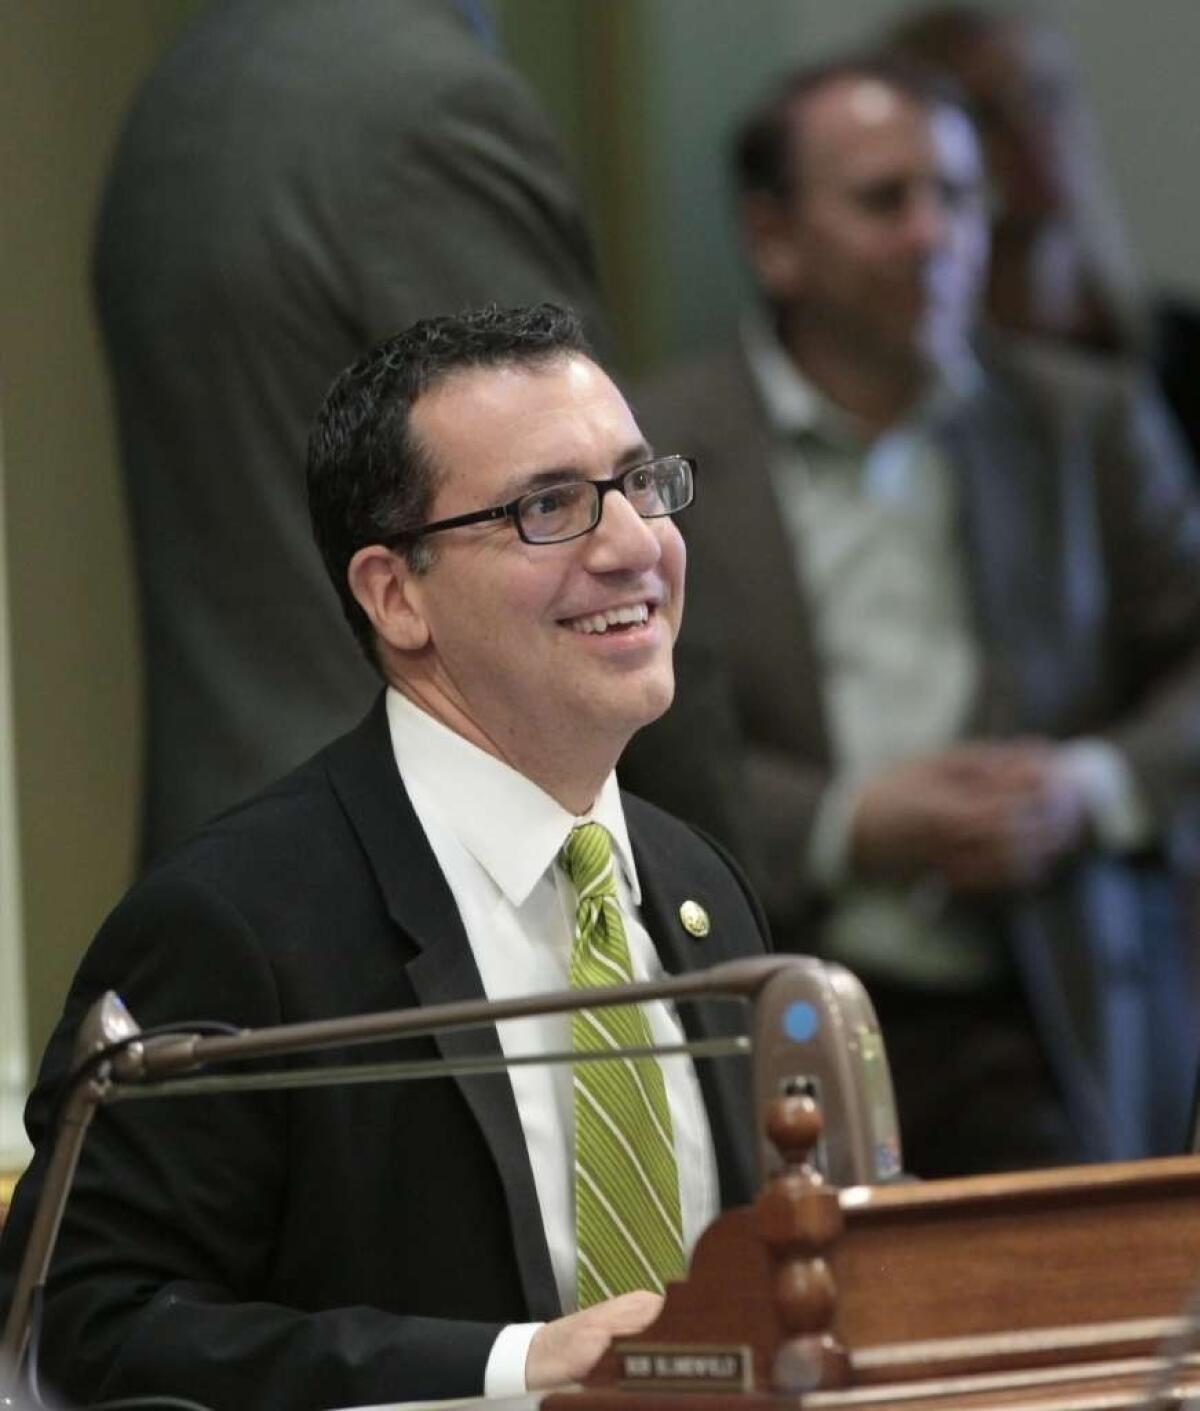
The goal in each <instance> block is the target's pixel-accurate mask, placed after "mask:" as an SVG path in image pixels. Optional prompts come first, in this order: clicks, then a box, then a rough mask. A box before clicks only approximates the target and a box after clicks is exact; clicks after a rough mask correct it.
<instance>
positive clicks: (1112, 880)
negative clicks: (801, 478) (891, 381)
mask: <svg viewBox="0 0 1200 1411" xmlns="http://www.w3.org/2000/svg"><path fill="white" fill-rule="evenodd" d="M984 366H985V369H986V375H985V378H984V380H983V383H982V385H981V386H980V388H979V389H978V391H977V392H976V394H975V395H974V396H973V397H972V399H971V400H970V401H969V402H968V403H967V404H966V405H965V406H963V407H962V408H961V409H960V410H959V412H958V413H957V415H956V417H955V419H954V421H953V422H952V423H951V424H949V425H948V426H947V427H946V429H945V446H946V449H947V451H948V453H949V454H950V456H951V457H952V460H953V463H954V464H955V465H956V467H957V470H958V474H959V477H960V491H961V494H960V503H961V514H962V534H963V536H964V540H965V543H966V545H967V555H966V557H967V562H968V567H969V571H970V575H971V587H972V591H973V596H974V606H975V612H976V616H977V621H978V630H979V635H980V639H981V641H982V644H983V648H984V660H985V665H984V672H985V680H984V686H983V690H982V691H981V693H980V698H981V706H980V712H979V718H978V719H977V720H976V721H975V723H974V728H973V731H972V733H973V734H975V735H977V736H1011V735H1016V734H1022V733H1035V734H1042V735H1047V736H1050V737H1063V738H1065V737H1073V736H1077V735H1080V734H1088V735H1096V734H1098V735H1101V736H1103V737H1105V738H1108V739H1110V740H1112V741H1113V742H1114V743H1115V744H1117V745H1118V746H1119V747H1120V748H1121V749H1122V750H1123V751H1124V752H1125V755H1126V757H1127V759H1128V760H1129V763H1130V764H1131V766H1132V768H1133V771H1134V773H1135V776H1136V778H1137V780H1138V783H1139V784H1140V786H1141V788H1142V790H1143V791H1144V793H1145V796H1146V798H1147V799H1148V801H1149V803H1150V806H1151V807H1152V809H1153V811H1154V815H1155V818H1156V820H1157V822H1158V824H1159V826H1160V828H1161V832H1162V837H1163V843H1164V846H1163V850H1162V854H1161V855H1159V856H1156V857H1138V858H1128V857H1114V856H1106V855H1102V854H1100V853H1098V852H1095V853H1091V854H1088V855H1087V856H1085V857H1083V858H1081V859H1080V860H1079V861H1078V862H1077V863H1076V864H1074V865H1072V866H1070V867H1067V868H1065V869H1063V870H1062V871H1061V872H1060V874H1059V875H1058V876H1057V878H1056V880H1055V881H1054V883H1053V884H1052V885H1049V886H1046V887H1043V888H1039V889H1037V890H1034V891H1028V892H1023V893H1021V894H1019V895H1013V896H1012V897H1011V898H1009V901H1008V904H1007V905H1004V906H1000V907H997V906H996V904H995V903H991V904H989V910H988V915H989V919H992V920H995V919H997V917H998V919H999V920H1000V922H1001V924H1002V926H1003V929H1004V932H1005V935H1006V937H1007V940H1008V943H1009V945H1010V947H1011V949H1012V952H1013V955H1014V959H1015V961H1016V964H1017V968H1018V970H1019V973H1020V974H1021V976H1022V978H1023V980H1024V983H1025V987H1026V990H1027V993H1028V999H1029V1003H1030V1005H1031V1007H1032V1010H1033V1012H1034V1015H1035V1019H1036V1022H1037V1024H1038V1027H1039V1030H1040V1032H1041V1033H1042V1035H1043V1038H1044V1040H1045V1043H1046V1047H1047V1050H1048V1052H1049V1054H1050V1056H1051V1059H1052V1062H1053V1064H1054V1066H1055V1068H1056V1071H1057V1073H1058V1076H1059V1078H1060V1081H1061V1083H1062V1085H1063V1088H1064V1091H1065V1092H1066V1094H1067V1097H1068V1100H1069V1105H1070V1107H1071V1108H1072V1110H1073V1113H1074V1115H1075V1118H1076V1120H1077V1123H1078V1125H1079V1127H1080V1130H1081V1131H1083V1132H1085V1133H1087V1134H1089V1135H1090V1136H1091V1137H1092V1138H1093V1140H1094V1144H1095V1152H1096V1155H1097V1156H1105V1157H1114V1156H1118V1155H1126V1156H1130V1155H1138V1154H1143V1153H1145V1152H1147V1151H1149V1150H1154V1149H1157V1148H1160V1147H1161V1148H1165V1149H1176V1150H1177V1149H1179V1146H1180V1143H1181V1142H1182V1139H1183V1130H1184V1122H1185V1113H1186V1110H1187V1105H1188V1102H1189V1101H1190V1095H1191V1087H1192V1082H1193V1079H1194V1077H1195V1071H1196V1055H1197V1035H1198V1034H1200V1029H1198V1028H1197V1025H1196V1023H1195V1006H1194V984H1193V979H1192V976H1191V973H1190V963H1191V959H1192V957H1191V954H1190V950H1191V947H1190V946H1188V947H1187V949H1186V951H1185V949H1184V947H1183V946H1182V944H1181V941H1182V937H1181V936H1180V934H1179V930H1178V928H1177V927H1175V926H1173V925H1172V924H1170V920H1169V916H1170V908H1169V906H1168V905H1167V904H1166V900H1167V892H1168V890H1169V889H1168V887H1167V882H1166V869H1165V866H1164V864H1165V863H1166V862H1167V861H1168V860H1170V861H1171V862H1175V863H1179V864H1182V863H1184V862H1187V861H1189V860H1191V859H1194V856H1195V846H1194V840H1195V832H1194V824H1195V816H1196V806H1197V803H1198V802H1200V504H1198V503H1197V500H1196V497H1195V494H1194V491H1193V489H1192V478H1191V470H1190V467H1189V465H1188V464H1187V461H1186V458H1185V456H1184V455H1183V452H1182V451H1181V449H1180V448H1179V446H1178V445H1177V443H1176V440H1175V437H1174V434H1173V431H1172V429H1171V427H1170V426H1169V425H1168V424H1167V421H1166V419H1165V418H1164V416H1163V415H1162V413H1161V411H1160V409H1159V407H1158V404H1157V403H1156V402H1154V401H1153V400H1152V399H1150V398H1149V397H1148V396H1147V395H1145V393H1144V392H1143V391H1142V389H1141V388H1140V387H1139V386H1138V384H1137V383H1136V381H1135V380H1134V379H1133V378H1131V377H1130V376H1129V375H1127V374H1126V373H1124V372H1119V371H1113V370H1112V369H1111V368H1107V367H1103V366H1100V365H1098V364H1095V363H1093V362H1091V361H1083V360H1080V359H1077V358H1075V357H1073V356H1068V355H1063V354H1060V353H1058V352H1055V351H1050V350H1041V349H1036V350H1034V349H1031V348H1029V347H1018V346H1015V345H1008V346H1004V347H1001V346H996V347H994V348H991V349H989V350H988V351H987V352H986V353H985V357H984ZM635 403H636V404H635V410H636V411H637V413H638V415H639V419H640V422H641V425H642V428H643V430H644V431H646V433H647V434H648V435H649V437H650V438H651V440H652V441H653V443H654V444H655V446H656V447H659V448H661V449H664V450H672V451H680V452H685V453H689V454H693V455H695V456H696V457H697V458H698V460H699V467H700V468H699V472H698V477H697V498H696V503H695V504H694V505H693V506H692V507H691V508H690V509H689V510H688V511H687V514H686V515H685V516H683V517H682V518H681V520H680V524H681V527H682V529H683V531H684V535H685V538H686V539H687V541H688V551H689V559H688V608H687V614H686V619H685V624H684V644H683V647H682V650H681V653H680V667H681V671H680V688H679V696H678V705H677V707H676V708H673V710H672V712H670V713H669V714H668V716H667V717H666V718H665V720H664V721H662V722H660V723H659V724H657V725H655V726H652V727H651V728H650V729H649V730H647V731H645V732H643V734H642V736H641V737H640V738H639V740H638V741H636V742H635V747H634V749H633V751H632V752H631V753H630V755H628V756H627V757H626V760H625V761H624V762H623V764H622V771H621V773H622V779H623V781H624V782H625V783H626V785H627V786H628V787H630V788H633V789H635V790H637V791H638V792H641V793H644V794H645V795H646V796H647V797H650V798H653V799H655V800H656V801H657V802H659V803H662V804H663V805H664V806H666V807H668V808H671V809H673V810H675V811H677V812H681V813H683V814H685V816H687V815H690V816H692V817H693V818H696V819H698V821H701V822H703V823H705V824H706V825H707V826H708V827H709V828H710V829H711V830H712V831H714V832H715V833H717V834H718V835H719V836H724V837H725V838H726V839H727V840H728V841H729V842H730V844H731V846H733V847H734V849H735V851H738V852H740V853H741V855H742V857H743V859H744V860H745V862H746V863H747V865H748V866H749V868H750V871H751V875H752V878H753V880H754V881H755V883H756V886H757V887H758V889H759V892H760V895H762V896H763V897H764V900H765V902H766V906H767V911H768V915H769V917H770V920H771V926H772V931H773V934H774V938H775V943H776V945H777V946H779V947H780V948H781V949H796V950H811V949H812V948H813V932H812V928H811V925H810V923H811V920H812V917H813V915H814V908H815V907H816V906H818V905H819V903H820V899H819V898H817V897H814V896H813V895H812V893H811V891H810V890H809V889H808V888H807V886H806V884H805V880H804V877H803V874H802V868H801V865H800V859H802V858H803V857H804V856H805V853H806V849H807V842H808V833H809V829H810V827H811V824H812V820H813V815H814V809H815V807H816V803H817V800H818V798H819V796H820V793H821V791H822V789H823V788H824V787H825V785H826V784H827V782H828V780H829V778H830V772H831V763H832V761H831V743H830V733H829V729H828V722H827V720H826V718H825V707H824V704H823V699H822V693H821V665H820V661H819V658H818V655H817V649H816V645H815V641H814V630H813V622H812V619H811V616H810V612H809V606H808V603H807V602H806V598H805V593H804V591H803V589H802V587H801V585H800V583H799V582H798V579H797V574H796V571H795V567H794V564H795V559H794V551H793V548H792V546H791V544H790V543H789V542H788V540H787V538H786V536H785V531H784V529H783V525H782V522H781V517H780V515H779V512H778V509H777V506H776V503H775V499H774V494H773V490H772V486H771V481H770V477H769V473H768V458H769V455H770V451H771V436H770V430H769V428H768V426H767V424H766V421H765V416H764V413H763V410H762V407H761V405H760V403H759V400H758V397H757V394H756V392H755V389H754V386H753V383H752V381H751V378H750V374H749V369H748V368H747V366H746V364H745V361H744V358H743V356H742V354H741V352H740V349H737V348H728V349H725V350H723V351H720V352H717V353H716V354H714V355H712V356H709V357H707V358H704V359H701V360H699V361H697V362H693V363H690V364H687V365H685V366H682V367H679V368H676V369H674V370H671V371H669V372H668V373H667V374H666V375H665V376H663V377H661V378H660V379H659V380H658V381H657V382H655V383H654V384H652V385H651V386H649V387H648V388H646V389H645V390H644V392H643V394H642V395H641V396H640V397H638V398H636V399H635ZM701 739H706V740H707V744H706V745H705V746H704V747H703V748H701V746H700V745H699V744H698V743H697V742H698V741H699V740H701ZM712 771H720V773H721V775H722V780H723V787H722V788H719V789H718V788H709V789H707V790H705V789H704V787H703V785H702V784H701V783H699V782H697V778H698V776H703V775H705V774H707V773H711V772H712ZM718 800H719V803H720V807H719V809H718V808H716V807H713V808H712V809H711V811H708V812H706V811H705V805H712V804H714V803H715V802H716V801H718ZM1189 939H1190V938H1189Z"/></svg>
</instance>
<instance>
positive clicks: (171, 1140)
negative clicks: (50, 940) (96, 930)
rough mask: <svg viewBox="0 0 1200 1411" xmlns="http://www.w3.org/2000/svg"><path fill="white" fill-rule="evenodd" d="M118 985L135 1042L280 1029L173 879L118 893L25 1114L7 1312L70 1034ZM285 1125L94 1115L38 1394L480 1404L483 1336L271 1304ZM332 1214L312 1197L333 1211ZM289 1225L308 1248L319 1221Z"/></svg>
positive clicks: (376, 1312)
mask: <svg viewBox="0 0 1200 1411" xmlns="http://www.w3.org/2000/svg"><path fill="white" fill-rule="evenodd" d="M116 987H119V989H120V992H121V994H122V996H123V998H124V999H125V1001H126V1003H127V1004H128V1006H129V1008H130V1010H131V1012H132V1013H133V1014H134V1016H135V1017H136V1018H137V1020H138V1021H139V1023H141V1024H142V1026H143V1027H149V1026H150V1025H153V1024H156V1023H162V1022H179V1021H187V1020H190V1019H198V1018H202V1017H214V1016H220V1017H221V1018H222V1019H227V1020H230V1021H232V1022H233V1023H234V1024H236V1025H239V1026H243V1025H244V1026H261V1025H266V1024H271V1023H276V1022H279V1021H280V1018H281V1000H280V994H279V990H278V986H277V983H276V978H275V975H274V973H273V970H272V967H271V966H270V965H268V963H267V962H266V960H265V958H264V956H263V953H262V951H261V949H260V947H259V946H258V944H257V943H256V940H255V937H254V935H253V933H252V931H251V928H250V927H249V926H248V924H247V922H246V921H245V919H244V918H243V917H241V916H240V915H239V914H237V913H236V912H235V911H234V910H233V908H232V907H231V906H229V905H228V904H227V903H226V902H224V901H222V900H221V899H219V898H218V897H217V896H215V895H214V894H213V893H211V892H209V891H207V890H205V889H204V888H202V887H199V886H191V885H187V884H184V883H181V882H180V881H179V880H178V879H175V880H172V881H170V882H169V883H163V884H156V883H154V882H153V881H152V882H150V883H147V884H144V885H143V886H142V887H140V888H139V889H137V890H136V891H135V892H134V893H133V894H131V897H130V898H128V899H127V900H126V902H125V903H124V904H123V905H122V906H121V908H119V909H118V911H117V912H116V913H114V915H113V917H112V918H110V920H109V922H108V923H107V924H106V926H105V927H104V929H103V930H102V931H101V933H100V935H99V937H98V938H97V940H96V942H95V944H94V945H93V947H92V949H91V951H90V952H89V954H88V956H87V958H86V959H85V962H84V964H83V966H82V968H81V970H80V973H79V975H78V977H77V979H76V982H75V984H74V986H73V988H72V991H71V994H70V996H69V998H68V1002H67V1006H66V1010H65V1014H64V1017H63V1020H62V1022H61V1023H60V1025H59V1026H58V1029H57V1031H56V1033H55V1035H54V1037H53V1039H52V1041H51V1044H50V1047H49V1050H48V1053H47V1056H46V1060H45V1063H44V1065H43V1070H42V1073H41V1076H40V1080H39V1084H38V1087H37V1089H36V1090H35V1092H34V1094H33V1096H32V1098H31V1099H30V1104H29V1109H28V1114H27V1121H28V1125H29V1129H30V1134H31V1137H32V1138H33V1140H34V1142H35V1145H37V1146H38V1154H37V1156H36V1157H35V1160H34V1163H33V1165H32V1167H31V1170H30V1173H29V1174H28V1175H27V1177H26V1178H25V1179H24V1180H23V1181H22V1183H21V1186H20V1188H19V1190H18V1192H17V1196H16V1200H15V1202H14V1205H13V1210H12V1215H11V1218H10V1221H9V1224H8V1227H7V1228H6V1230H5V1238H4V1241H3V1245H2V1251H3V1259H2V1263H0V1270H2V1276H3V1284H4V1287H3V1290H2V1291H3V1293H4V1297H5V1298H6V1299H7V1297H8V1296H10V1294H11V1280H12V1278H13V1277H14V1275H15V1269H16V1262H17V1259H18V1257H19V1254H20V1250H21V1247H22V1246H23V1244H24V1240H25V1237H26V1234H27V1231H28V1228H29V1225H30V1221H31V1218H32V1213H33V1205H34V1202H35V1201H36V1197H37V1193H38V1190H39V1187H40V1185H41V1182H42V1179H43V1174H44V1169H45V1161H46V1155H47V1153H46V1150H45V1147H46V1146H47V1145H48V1143H45V1142H44V1141H43V1137H44V1135H45V1132H46V1127H47V1123H48V1121H49V1118H50V1113H51V1109H52V1106H53V1101H54V1094H55V1091H56V1089H57V1087H58V1083H59V1079H60V1078H61V1075H62V1074H63V1073H64V1071H65V1070H66V1069H67V1067H68V1065H69V1063H70V1061H71V1058H70V1047H71V1044H72V1041H73V1035H74V1032H75V1029H76V1027H77V1025H78V1022H79V1019H80V1018H81V1017H82V1014H83V1013H84V1012H85V1011H86V1008H87V1007H88V1005H89V1004H90V1003H91V1001H92V999H93V998H94V997H95V996H96V995H97V994H99V993H101V992H102V991H104V990H105V989H108V988H116ZM295 1110H296V1109H295V1108H294V1106H293V1103H292V1099H290V1098H289V1097H288V1096H282V1095H278V1094H274V1095H267V1094H261V1093H251V1094H241V1095H221V1096H214V1097H182V1098H176V1099H174V1100H171V1101H160V1100H148V1101H139V1102H130V1103H120V1104H115V1105H112V1106H108V1107H105V1108H102V1109H101V1110H100V1111H99V1113H98V1114H97V1116H96V1120H95V1123H94V1126H93V1128H92V1130H91V1133H90V1134H89V1137H88V1140H87V1142H86V1144H85V1146H84V1150H83V1155H82V1159H81V1162H80V1166H79V1171H78V1176H77V1179H76V1184H75V1188H74V1190H73V1192H72V1195H71V1200H70V1204H69V1207H68V1211H67V1214H66V1217H65V1220H64V1223H63V1228H62V1234H61V1238H60V1242H59V1247H58V1251H57V1254H56V1257H55V1260H54V1262H53V1264H52V1266H51V1276H50V1280H49V1287H48V1291H47V1299H46V1311H45V1320H44V1330H43V1338H42V1367H43V1375H44V1377H45V1378H46V1379H47V1380H49V1381H50V1382H51V1384H53V1385H55V1386H56V1387H58V1388H59V1389H60V1390H61V1391H62V1392H64V1393H65V1394H66V1395H68V1396H70V1397H71V1398H74V1399H79V1400H81V1401H83V1400H86V1401H89V1402H90V1401H92V1400H96V1399H104V1398H110V1397H118V1396H122V1395H133V1394H140V1395H145V1394H149V1393H151V1392H159V1393H164V1394H166V1393H174V1394H175V1395H179V1396H187V1397H190V1398H193V1399H195V1400H198V1401H200V1402H202V1403H204V1404H206V1405H208V1406H211V1407H213V1408H214V1411H245V1407H246V1406H247V1405H249V1404H253V1405H255V1406H257V1407H267V1406H270V1407H272V1408H279V1411H305V1408H321V1407H329V1406H340V1405H348V1404H357V1403H371V1402H385V1401H393V1400H408V1399H413V1398H430V1397H443V1396H466V1395H473V1394H479V1393H480V1392H481V1391H482V1386H483V1370H484V1366H485V1363H486V1359H487V1355H488V1352H489V1350H490V1348H491V1345H492V1342H493V1341H494V1339H495V1336H496V1334H497V1332H498V1330H499V1327H500V1325H499V1324H493V1323H474V1322H472V1323H460V1322H447V1321H444V1320H441V1319H438V1318H427V1317H419V1316H402V1315H400V1314H398V1313H396V1312H394V1311H393V1312H385V1311H382V1310H380V1309H377V1308H371V1307H320V1306H315V1305H314V1301H313V1293H312V1290H311V1289H309V1288H305V1287H302V1286H296V1287H294V1288H291V1289H287V1288H281V1286H280V1281H279V1278H278V1276H277V1275H276V1276H274V1277H272V1275H271V1273H270V1271H271V1270H272V1268H273V1267H278V1266H277V1263H276V1253H277V1247H278V1245H279V1243H280V1242H281V1227H282V1223H283V1220H284V1214H283V1212H284V1211H285V1209H286V1207H287V1196H286V1188H287V1186H288V1183H289V1175H290V1172H289V1163H290V1161H291V1160H292V1159H293V1155H294V1152H295V1151H296V1143H295V1142H294V1140H293V1131H292V1128H291V1120H292V1118H293V1116H294V1114H295ZM369 1135H370V1134H369V1133H364V1136H367V1137H369ZM349 1198H352V1197H351V1193H349V1192H346V1191H343V1190H335V1189H331V1190H329V1191H328V1199H329V1200H330V1201H331V1202H336V1201H339V1200H345V1199H349ZM396 1198H397V1199H398V1200H400V1199H403V1198H404V1193H403V1192H402V1191H400V1190H397V1192H396ZM299 1214H300V1217H301V1218H302V1219H306V1220H307V1221H308V1222H309V1228H310V1236H309V1238H310V1239H311V1240H314V1241H318V1242H319V1240H320V1231H321V1228H322V1211H321V1210H320V1209H316V1208H314V1209H311V1210H308V1211H304V1212H299ZM289 1218H291V1219H292V1220H294V1219H295V1212H293V1213H292V1215H291V1216H290V1217H289ZM364 1218H365V1217H364ZM324 1257H326V1258H327V1259H328V1261H330V1262H331V1263H332V1264H333V1265H335V1266H336V1264H337V1262H338V1261H341V1260H350V1259H351V1258H352V1257H353V1256H352V1252H351V1251H348V1250H344V1249H339V1248H329V1249H328V1251H326V1252H325V1254H324ZM397 1258H398V1259H402V1258H403V1252H402V1251H398V1253H397ZM464 1276H466V1275H465V1274H464ZM267 1288H269V1289H270V1297H264V1294H263V1291H264V1289H267ZM285 1294H286V1295H287V1296H286V1297H285V1296H283V1295H285Z"/></svg>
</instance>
